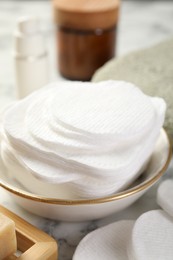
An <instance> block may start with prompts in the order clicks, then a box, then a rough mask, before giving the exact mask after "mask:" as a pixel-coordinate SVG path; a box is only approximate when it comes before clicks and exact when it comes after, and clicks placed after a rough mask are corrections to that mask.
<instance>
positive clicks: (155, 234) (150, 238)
mask: <svg viewBox="0 0 173 260" xmlns="http://www.w3.org/2000/svg"><path fill="white" fill-rule="evenodd" d="M172 245H173V218H171V217H170V216H169V215H167V213H166V212H164V211H162V210H153V211H149V212H146V213H144V214H143V215H141V216H140V217H139V218H138V219H137V220H136V222H135V225H134V227H133V231H132V237H131V248H130V249H129V253H128V257H129V258H128V259H129V260H146V259H147V260H163V259H164V260H172V259H173V247H172Z"/></svg>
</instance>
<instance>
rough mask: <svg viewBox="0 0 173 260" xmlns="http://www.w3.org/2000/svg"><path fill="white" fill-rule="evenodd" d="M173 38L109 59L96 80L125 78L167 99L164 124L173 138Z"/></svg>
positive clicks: (99, 71) (96, 75) (98, 72)
mask: <svg viewBox="0 0 173 260" xmlns="http://www.w3.org/2000/svg"><path fill="white" fill-rule="evenodd" d="M172 49H173V39H171V40H169V41H165V42H163V43H160V44H158V45H155V46H153V47H151V48H148V49H144V50H141V51H136V52H133V53H130V54H128V55H126V56H124V57H119V58H116V59H113V60H111V61H109V62H108V63H107V64H105V65H104V66H103V67H102V68H100V69H99V70H98V71H97V72H96V73H95V75H94V77H93V81H95V82H96V81H97V82H98V81H102V80H109V79H115V80H125V81H129V82H132V83H134V84H135V85H136V86H138V87H139V88H140V89H141V90H142V91H144V93H146V94H147V95H151V96H159V97H162V98H164V100H165V101H166V103H167V107H168V109H167V113H166V120H165V124H164V126H165V127H166V129H167V130H168V131H169V133H170V134H171V136H172V138H173V117H172V113H173V102H172V100H173V91H172V89H173V63H172V61H173V51H172Z"/></svg>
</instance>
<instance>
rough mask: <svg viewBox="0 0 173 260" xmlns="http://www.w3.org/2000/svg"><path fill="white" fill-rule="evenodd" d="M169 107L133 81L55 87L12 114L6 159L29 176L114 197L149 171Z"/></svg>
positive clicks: (83, 193)
mask: <svg viewBox="0 0 173 260" xmlns="http://www.w3.org/2000/svg"><path fill="white" fill-rule="evenodd" d="M82 104H83V105H82ZM80 107H81V108H80ZM165 109H166V105H165V102H164V101H163V100H162V99H159V98H151V97H148V96H146V95H144V94H143V93H142V92H141V91H140V90H138V89H137V88H136V87H135V86H133V85H132V84H130V83H127V82H114V81H108V82H102V83H99V84H92V83H81V82H68V83H62V84H61V83H60V84H58V86H57V85H56V84H54V85H53V84H52V85H51V86H50V89H49V88H48V87H46V88H44V89H42V90H39V91H36V92H34V93H33V94H31V95H30V96H28V97H26V98H25V99H23V100H21V101H19V102H17V103H16V104H14V105H13V106H11V107H10V108H9V109H8V110H7V111H6V113H5V115H4V118H3V127H2V129H3V143H4V144H3V148H2V157H3V158H4V163H5V165H6V168H7V169H8V168H9V166H8V160H5V155H6V157H7V158H9V157H10V158H13V159H14V158H15V163H16V164H18V165H20V167H23V168H24V172H25V173H26V174H27V171H28V172H29V174H30V177H33V178H36V179H38V180H39V181H41V182H45V183H49V184H61V185H63V184H68V185H69V187H70V190H71V191H72V192H73V193H74V194H75V196H76V197H78V198H93V197H95V198H98V197H101V196H107V195H111V194H113V193H114V192H117V191H120V190H122V189H124V188H126V187H127V186H128V185H130V184H131V183H132V182H133V181H134V180H135V179H136V178H137V177H138V176H139V175H140V174H141V173H142V171H143V170H144V169H145V167H146V165H147V162H148V160H149V158H150V155H151V153H152V151H153V149H154V146H155V143H156V140H157V138H158V136H159V133H160V129H161V127H162V125H163V121H164V114H165ZM71 112H72V114H71ZM69 117H70V118H69ZM102 126H103V127H102ZM7 155H8V156H7ZM10 172H11V170H10ZM16 178H17V177H16ZM18 181H19V182H21V183H22V182H23V181H22V178H19V179H18Z"/></svg>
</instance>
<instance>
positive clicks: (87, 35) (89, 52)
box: [53, 0, 119, 81]
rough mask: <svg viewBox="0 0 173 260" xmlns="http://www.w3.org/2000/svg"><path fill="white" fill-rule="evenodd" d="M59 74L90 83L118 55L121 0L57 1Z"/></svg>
mask: <svg viewBox="0 0 173 260" xmlns="http://www.w3.org/2000/svg"><path fill="white" fill-rule="evenodd" d="M53 6H54V17H55V21H56V24H57V50H58V54H57V56H58V64H59V71H60V73H61V75H62V76H64V77H66V78H68V79H71V80H84V81H85V80H90V79H91V77H92V75H93V73H94V72H95V71H96V69H98V68H99V67H101V66H102V65H103V64H104V63H105V62H106V61H108V60H109V59H111V58H112V57H113V56H114V54H115V45H116V28H117V22H118V13H119V0H73V1H72V0H53Z"/></svg>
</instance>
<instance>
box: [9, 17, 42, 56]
mask: <svg viewBox="0 0 173 260" xmlns="http://www.w3.org/2000/svg"><path fill="white" fill-rule="evenodd" d="M14 39H15V43H14V44H15V53H16V55H17V56H18V57H24V58H25V57H28V56H34V57H37V56H40V55H44V54H45V53H46V47H45V42H44V38H43V35H42V32H41V30H40V24H39V19H38V18H37V17H35V16H25V17H21V18H20V19H18V23H17V30H16V31H15V33H14Z"/></svg>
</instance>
